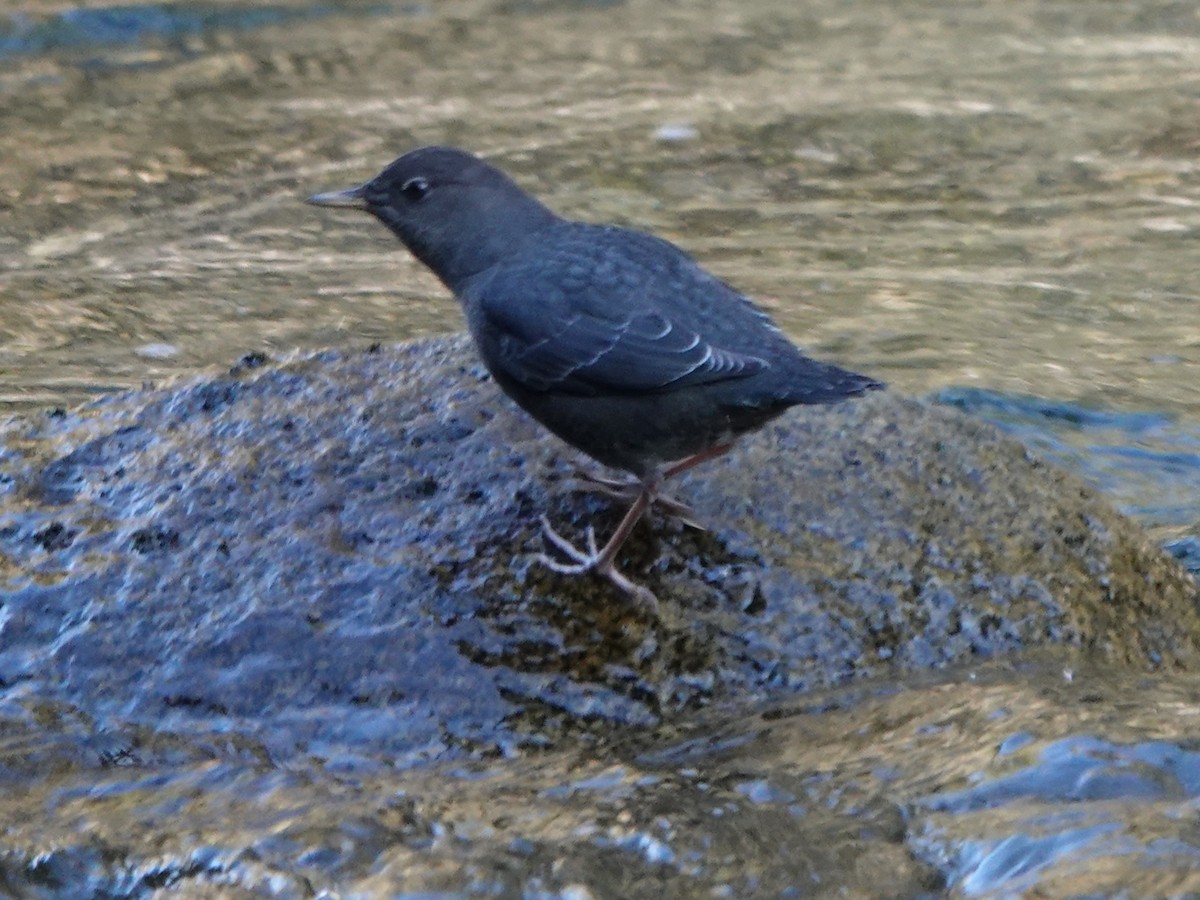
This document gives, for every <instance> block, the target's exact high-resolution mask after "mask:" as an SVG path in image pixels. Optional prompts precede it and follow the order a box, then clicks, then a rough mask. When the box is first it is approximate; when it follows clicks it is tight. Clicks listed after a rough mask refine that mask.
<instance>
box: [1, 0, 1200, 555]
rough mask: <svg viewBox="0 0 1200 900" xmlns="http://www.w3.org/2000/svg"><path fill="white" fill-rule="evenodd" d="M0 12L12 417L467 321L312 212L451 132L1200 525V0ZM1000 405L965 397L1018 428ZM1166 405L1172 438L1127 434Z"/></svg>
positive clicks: (337, 222)
mask: <svg viewBox="0 0 1200 900" xmlns="http://www.w3.org/2000/svg"><path fill="white" fill-rule="evenodd" d="M0 23H2V24H0V116H2V117H3V120H4V124H5V127H4V129H3V134H2V135H0V154H2V155H0V165H2V166H3V172H4V176H5V177H4V188H3V195H2V199H0V202H2V203H3V204H4V205H5V206H7V207H8V208H9V212H10V215H7V216H5V217H4V220H3V221H2V222H0V266H2V267H3V270H4V272H5V278H4V290H3V294H2V295H0V310H2V312H3V315H2V318H0V372H3V375H4V379H3V384H2V385H0V404H3V405H4V406H6V407H8V408H10V409H21V408H36V407H39V406H46V405H54V404H63V403H73V402H77V401H79V400H81V399H84V398H86V397H87V396H90V395H94V394H96V393H100V392H104V391H109V390H113V389H117V388H120V387H125V386H131V385H137V384H140V383H142V382H143V381H145V380H147V379H158V378H162V377H164V376H168V375H171V374H175V373H178V372H190V371H194V370H195V369H196V368H197V367H199V366H203V365H209V364H217V365H223V364H227V363H229V362H230V361H232V360H233V359H236V358H237V357H239V356H240V355H241V354H243V353H245V352H248V351H251V350H267V351H281V350H288V349H291V348H294V347H317V346H322V345H328V344H339V345H341V344H348V343H362V342H369V341H372V340H388V341H390V340H397V339H402V338H405V337H411V336H416V335H422V334H429V333H435V332H441V331H446V330H454V329H458V328H460V327H461V324H460V319H459V314H458V312H457V309H456V308H455V306H454V304H453V303H452V302H450V301H448V300H447V299H446V298H445V296H444V294H443V292H442V290H441V289H440V287H439V286H438V285H437V284H436V282H435V281H434V280H433V279H432V278H431V277H430V276H429V275H427V274H426V273H424V272H423V271H421V270H420V269H419V267H418V266H416V264H415V263H413V262H412V261H411V260H410V259H408V258H407V257H406V256H404V255H403V254H402V253H400V252H398V251H397V250H396V248H395V247H394V246H393V244H392V242H391V239H390V238H389V237H388V236H387V235H386V234H384V233H382V232H381V230H380V229H379V228H378V227H376V226H375V225H374V224H373V223H371V222H368V221H364V220H361V219H359V218H356V217H354V216H352V215H351V216H348V215H338V214H331V213H329V212H328V211H321V210H313V209H309V208H306V207H304V206H302V205H301V204H300V200H301V199H302V198H303V196H305V195H306V194H308V193H310V192H312V191H314V190H317V189H321V188H327V187H337V186H344V185H346V184H349V183H353V182H355V181H357V180H360V179H361V178H363V177H366V176H368V175H370V174H372V173H373V172H374V171H375V170H376V169H377V168H379V167H380V166H381V165H382V164H383V163H385V162H387V161H388V160H390V159H391V158H392V157H393V156H394V155H396V154H398V153H399V152H401V151H402V150H404V149H407V148H410V147H412V146H414V145H416V144H421V143H433V142H453V143H457V144H461V145H465V146H469V147H472V148H474V149H477V150H479V151H480V152H484V153H487V154H488V155H489V156H491V157H493V158H494V159H496V160H497V161H498V162H500V163H501V164H502V165H504V166H505V167H506V168H508V169H510V170H511V171H512V172H513V173H514V174H515V175H516V176H517V177H518V178H519V179H520V180H522V181H523V182H524V183H525V184H526V185H527V186H529V187H530V188H531V189H532V190H534V191H536V192H537V193H538V194H539V195H541V196H543V197H544V198H545V199H546V200H547V201H548V202H549V203H550V204H551V205H553V206H554V207H556V208H557V209H559V210H561V211H563V212H565V213H569V214H572V215H577V216H579V217H582V218H588V219H594V220H613V221H619V222H623V223H627V224H631V225H636V226H640V227H643V228H648V229H651V230H654V231H656V232H658V233H660V234H663V235H665V236H667V237H670V238H672V239H675V240H677V241H678V242H680V243H682V244H683V245H684V246H686V247H687V248H688V249H690V250H692V251H693V252H694V253H696V254H697V255H698V256H699V257H700V258H701V259H702V260H703V261H704V262H705V263H707V264H708V265H710V266H711V267H712V268H714V269H715V270H717V271H718V272H719V273H721V274H722V275H724V276H726V277H727V278H729V279H730V280H732V281H733V282H734V283H735V284H736V285H738V286H739V287H741V288H742V289H744V290H746V291H747V292H748V293H750V294H752V295H753V296H755V297H757V298H759V299H760V300H761V301H762V302H764V303H765V304H766V305H767V306H769V307H771V308H772V309H773V311H774V313H775V314H776V315H777V317H778V318H779V319H780V320H781V322H782V323H783V324H784V325H785V327H786V328H787V329H788V330H789V331H790V332H792V333H793V334H794V335H795V336H796V337H797V339H799V340H800V341H801V342H802V343H804V344H805V345H807V346H809V347H810V348H812V349H813V350H814V351H816V352H819V353H821V354H823V355H826V356H832V357H835V358H837V359H838V360H840V361H842V362H844V363H846V364H848V365H852V366H855V367H859V368H862V369H865V370H867V371H870V372H871V373H873V374H876V375H879V376H882V377H883V378H885V379H887V380H888V381H889V382H890V383H891V384H892V385H894V387H895V388H896V389H898V390H901V391H905V392H910V393H918V394H920V393H926V392H934V391H943V390H950V391H960V389H963V388H970V389H980V390H982V391H985V392H988V393H987V395H986V396H992V395H998V396H999V397H1000V398H1002V399H1004V400H1005V404H1002V405H1005V409H1004V410H1003V412H1002V413H1001V414H1000V415H999V416H997V417H998V418H999V419H1001V420H1003V421H1005V422H1008V423H1010V424H1013V423H1019V426H1020V429H1021V432H1022V435H1023V436H1025V437H1027V439H1029V440H1030V441H1031V442H1032V443H1035V444H1041V445H1044V446H1045V449H1047V450H1048V451H1049V452H1050V454H1051V455H1052V456H1054V457H1056V458H1057V459H1059V460H1061V461H1064V462H1066V463H1067V464H1069V465H1071V466H1072V467H1075V468H1078V469H1080V470H1081V471H1083V472H1084V473H1085V474H1087V475H1088V476H1089V477H1092V478H1094V479H1096V481H1097V483H1099V484H1101V486H1102V487H1103V488H1104V489H1105V490H1107V491H1110V492H1111V493H1112V495H1113V496H1114V498H1115V499H1116V500H1117V501H1118V502H1119V503H1120V504H1121V505H1122V506H1123V507H1124V508H1126V509H1127V510H1129V511H1130V512H1133V513H1134V514H1136V515H1139V516H1140V517H1142V518H1144V519H1145V521H1147V522H1148V523H1149V524H1151V525H1152V526H1154V527H1156V528H1158V530H1159V533H1160V536H1162V537H1163V538H1164V539H1166V540H1181V539H1185V538H1187V537H1188V536H1189V535H1191V536H1193V537H1194V536H1195V534H1196V531H1197V529H1198V526H1197V521H1198V520H1200V514H1198V511H1197V509H1198V508H1197V506H1196V505H1195V504H1194V503H1189V502H1187V501H1186V500H1182V501H1181V498H1186V497H1188V496H1194V495H1196V491H1195V488H1196V485H1197V479H1200V474H1197V473H1198V470H1200V467H1198V466H1197V464H1196V458H1195V452H1194V448H1195V445H1196V443H1197V440H1200V438H1198V437H1197V435H1198V434H1200V390H1197V387H1196V385H1197V383H1198V382H1197V378H1196V374H1197V370H1198V366H1200V304H1197V303H1196V294H1197V287H1196V285H1197V283H1198V282H1200V267H1198V265H1197V263H1196V261H1195V254H1194V253H1193V252H1192V249H1193V244H1194V241H1195V235H1196V229H1197V227H1198V225H1200V213H1198V209H1200V199H1198V197H1197V191H1196V180H1197V177H1196V164H1195V161H1194V156H1195V153H1194V150H1195V147H1196V145H1197V141H1200V126H1197V124H1196V117H1195V110H1196V103H1197V93H1198V91H1200V88H1198V86H1197V77H1196V75H1195V67H1194V60H1195V58H1196V52H1197V51H1198V50H1200V38H1197V37H1196V36H1195V34H1196V26H1197V21H1196V13H1195V10H1194V9H1193V8H1192V7H1191V6H1189V5H1187V4H1178V3H1167V2H1158V3H1154V2H1148V3H1141V4H1135V5H1131V6H1115V5H1106V6H1103V7H1097V6H1094V5H1090V4H1083V3H1057V4H1045V3H1033V2H1028V3H998V2H997V3H989V4H984V5H976V6H973V7H971V8H970V9H964V8H962V7H961V5H959V4H953V3H924V4H902V5H899V6H889V7H888V8H886V9H879V8H878V7H877V6H876V5H873V4H866V3H851V4H845V3H832V2H830V3H812V4H808V5H806V6H804V7H796V6H795V5H794V4H787V3H782V2H757V3H751V4H727V3H707V4H689V5H687V6H686V7H681V8H674V7H672V8H668V9H664V8H661V7H660V6H657V5H653V4H648V3H646V4H643V3H628V4H615V3H612V4H591V3H499V4H497V3H468V2H452V3H444V4H438V5H436V6H434V5H423V4H404V3H391V4H379V3H370V4H368V3H345V4H299V3H291V4H288V3H281V4H273V5H270V6H258V5H245V6H242V5H231V4H221V5H205V4H169V3H166V4H143V5H136V4H135V5H126V6H119V7H106V6H104V5H102V4H89V5H88V6H87V7H85V8H70V7H63V6H61V5H59V4H36V5H34V6H32V7H29V8H28V9H27V10H26V11H25V12H23V13H21V14H19V15H18V14H9V15H8V17H7V19H6V20H0ZM977 396H983V395H977V394H973V393H971V392H970V391H968V392H966V393H965V394H964V393H961V391H960V393H959V395H958V399H957V400H956V401H955V402H957V403H959V404H961V405H964V406H966V407H967V408H969V409H972V410H974V411H976V412H978V413H979V414H981V415H984V416H988V417H992V416H993V414H994V413H996V412H997V406H996V404H994V403H992V402H991V401H986V402H980V403H978V404H976V403H975V402H974V401H973V400H972V399H971V398H972V397H977ZM1026 397H1033V398H1037V399H1036V400H1035V402H1034V406H1035V407H1036V404H1037V402H1040V401H1046V402H1048V403H1051V404H1054V405H1055V406H1056V408H1058V409H1060V410H1064V411H1066V414H1065V419H1066V420H1071V419H1074V418H1078V419H1080V420H1081V421H1084V422H1085V424H1084V425H1083V427H1082V428H1081V429H1080V430H1078V431H1075V432H1071V433H1068V432H1067V431H1064V430H1063V429H1060V428H1057V427H1056V424H1055V420H1053V419H1047V417H1045V416H1043V415H1041V414H1040V413H1038V412H1037V411H1036V409H1034V410H1033V411H1031V412H1030V413H1029V414H1028V415H1026V414H1025V413H1023V412H1021V410H1022V409H1023V408H1024V407H1025V402H1024V400H1023V399H1022V398H1026ZM963 398H966V399H963ZM1008 400H1011V401H1012V402H1011V403H1008ZM1072 410H1076V411H1072ZM1095 416H1099V417H1101V418H1104V417H1107V418H1108V424H1106V425H1105V426H1104V427H1103V428H1099V429H1097V428H1093V427H1091V426H1089V425H1087V424H1086V422H1087V421H1089V417H1095ZM1142 416H1149V417H1151V418H1155V417H1157V418H1158V419H1160V420H1161V421H1163V422H1165V423H1169V427H1166V428H1154V429H1146V428H1143V427H1141V426H1140V425H1137V424H1135V425H1134V426H1133V427H1132V428H1129V427H1127V426H1126V423H1127V422H1130V421H1132V422H1134V423H1137V422H1140V417H1142Z"/></svg>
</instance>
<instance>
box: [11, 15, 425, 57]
mask: <svg viewBox="0 0 1200 900" xmlns="http://www.w3.org/2000/svg"><path fill="white" fill-rule="evenodd" d="M417 11H419V10H418V7H417V6H416V5H415V4H390V3H384V4H375V5H371V6H362V5H357V4H347V5H344V6H343V5H339V4H336V3H313V4H309V5H305V6H272V5H270V4H247V5H245V6H240V5H233V4H225V3H208V4H205V3H197V4H183V5H178V6H176V5H167V4H162V3H142V4H127V5H120V6H105V7H93V8H89V9H68V10H65V11H64V12H61V13H58V14H57V15H53V16H49V17H35V16H30V15H27V14H23V13H11V14H9V15H8V16H7V17H4V18H0V60H3V59H7V58H11V57H15V56H36V55H41V54H47V53H55V52H60V51H75V50H90V51H96V50H103V49H104V48H116V47H129V46H136V45H138V44H142V43H147V42H152V41H160V42H170V41H172V40H176V39H179V38H183V37H188V36H191V35H196V34H202V33H205V32H212V31H244V30H248V29H253V28H262V27H264V26H266V25H277V24H280V23H284V22H288V21H293V20H298V19H314V18H321V17H324V16H330V15H335V14H341V15H380V14H386V13H390V12H407V13H413V12H417Z"/></svg>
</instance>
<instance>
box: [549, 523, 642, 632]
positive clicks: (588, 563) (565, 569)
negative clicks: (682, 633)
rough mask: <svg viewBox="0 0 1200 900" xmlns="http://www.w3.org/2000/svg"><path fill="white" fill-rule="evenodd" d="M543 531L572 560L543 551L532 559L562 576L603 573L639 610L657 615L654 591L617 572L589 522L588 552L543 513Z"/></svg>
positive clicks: (606, 548) (605, 548)
mask: <svg viewBox="0 0 1200 900" xmlns="http://www.w3.org/2000/svg"><path fill="white" fill-rule="evenodd" d="M542 534H544V535H545V537H546V540H548V541H549V542H550V543H551V544H553V545H554V547H555V549H557V550H558V551H559V552H560V553H562V555H563V556H565V557H567V558H568V559H570V560H571V562H560V561H559V560H557V559H554V558H553V557H551V556H549V555H548V554H546V553H539V554H537V556H535V557H534V558H535V559H536V560H537V561H538V562H540V563H541V564H542V565H544V566H545V567H546V568H548V569H550V570H551V571H552V572H558V573H560V574H562V575H583V574H585V573H587V572H595V573H596V574H597V575H602V576H604V577H605V578H607V579H608V580H609V581H611V582H612V583H613V584H614V585H615V586H616V587H617V589H618V590H620V591H621V592H622V593H624V594H626V595H627V596H628V597H629V598H630V599H631V600H633V602H634V603H635V604H636V605H637V606H638V608H639V609H642V610H644V611H645V612H646V613H648V614H649V615H650V616H652V617H654V618H657V617H658V598H656V597H655V596H654V593H653V592H652V591H651V590H650V589H649V588H645V587H642V585H640V584H637V583H636V582H633V581H630V580H629V579H628V578H626V577H625V576H624V575H622V574H621V573H620V572H618V571H617V568H616V566H615V565H614V564H613V555H614V554H613V553H612V552H610V551H609V547H607V546H605V547H603V548H597V546H596V531H595V529H594V528H592V527H591V526H590V525H589V526H588V529H587V531H586V532H585V534H586V540H587V552H584V551H583V550H580V549H579V548H578V547H576V546H575V545H574V544H572V543H571V542H570V541H568V540H567V539H566V538H565V537H563V536H562V535H561V534H559V533H558V532H557V531H555V530H554V528H553V527H551V525H550V520H549V519H548V518H546V517H545V516H542ZM614 549H615V548H614Z"/></svg>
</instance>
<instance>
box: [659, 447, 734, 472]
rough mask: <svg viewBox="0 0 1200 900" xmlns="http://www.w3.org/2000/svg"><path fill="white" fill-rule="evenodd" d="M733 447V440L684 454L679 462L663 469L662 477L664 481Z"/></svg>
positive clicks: (722, 454) (721, 454)
mask: <svg viewBox="0 0 1200 900" xmlns="http://www.w3.org/2000/svg"><path fill="white" fill-rule="evenodd" d="M732 449H733V442H732V441H730V442H729V443H728V444H717V445H716V446H715V447H709V448H708V449H707V450H701V451H700V452H699V453H693V454H692V455H691V456H686V457H684V458H683V459H681V460H679V462H676V463H672V464H671V465H669V466H667V467H666V468H665V469H663V473H662V477H663V480H664V481H665V480H666V479H668V478H670V477H671V476H672V475H678V474H679V473H680V472H686V471H687V470H688V469H690V468H692V467H693V466H698V465H700V463H702V462H708V461H709V460H710V459H716V458H717V457H718V456H724V455H725V454H726V453H728V452H729V451H730V450H732Z"/></svg>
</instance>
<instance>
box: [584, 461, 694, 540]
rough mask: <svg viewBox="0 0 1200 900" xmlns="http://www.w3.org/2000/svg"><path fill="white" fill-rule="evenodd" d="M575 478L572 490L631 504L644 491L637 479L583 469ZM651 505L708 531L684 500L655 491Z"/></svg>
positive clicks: (690, 524) (681, 520)
mask: <svg viewBox="0 0 1200 900" xmlns="http://www.w3.org/2000/svg"><path fill="white" fill-rule="evenodd" d="M574 478H575V482H576V483H575V484H572V485H571V489H572V490H578V491H598V492H599V493H601V494H604V495H605V496H606V497H612V498H613V499H614V500H625V501H628V502H630V503H632V502H633V501H635V500H636V499H637V497H638V495H639V494H640V493H641V492H642V490H643V488H642V482H641V481H639V480H637V479H636V478H605V477H604V476H603V475H595V474H593V473H591V472H587V471H585V470H583V469H577V470H576V471H575V476H574ZM650 503H651V505H653V506H654V508H655V509H658V510H660V511H661V512H663V513H665V514H666V515H668V516H670V517H671V518H673V519H678V520H679V521H680V522H682V523H683V524H684V525H687V526H689V527H691V528H695V529H697V530H698V531H705V530H706V529H705V527H704V525H702V524H701V523H700V522H699V521H698V520H697V519H696V514H695V511H694V510H693V509H692V508H691V507H690V506H688V505H687V504H686V503H684V502H683V501H682V500H679V499H677V498H675V497H672V496H671V495H670V494H664V493H662V491H661V490H660V491H655V493H654V496H653V497H652V498H651V500H650Z"/></svg>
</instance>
